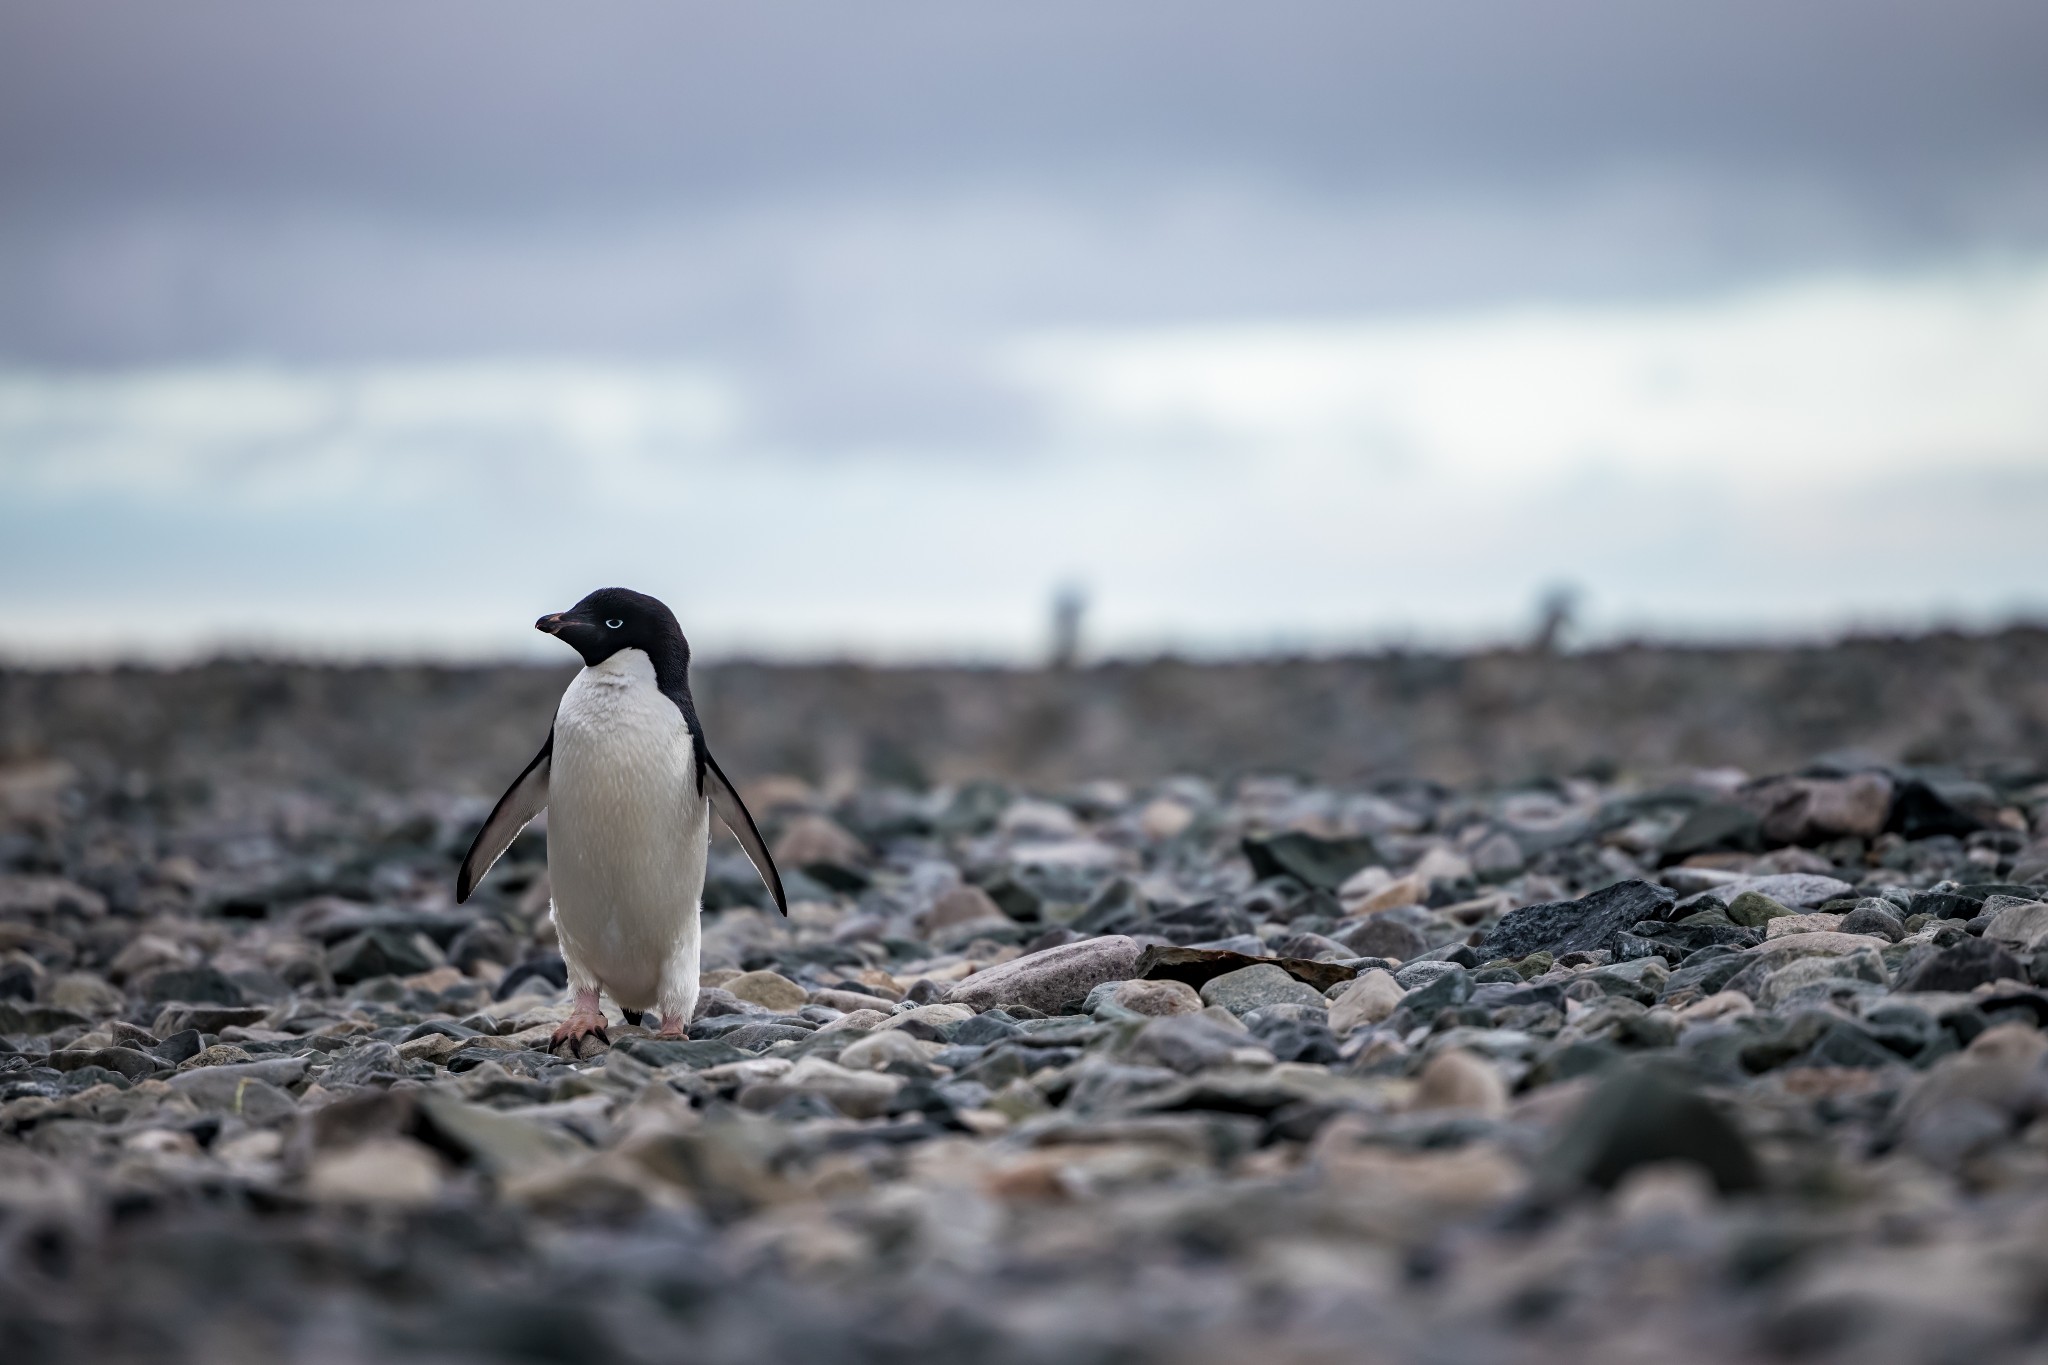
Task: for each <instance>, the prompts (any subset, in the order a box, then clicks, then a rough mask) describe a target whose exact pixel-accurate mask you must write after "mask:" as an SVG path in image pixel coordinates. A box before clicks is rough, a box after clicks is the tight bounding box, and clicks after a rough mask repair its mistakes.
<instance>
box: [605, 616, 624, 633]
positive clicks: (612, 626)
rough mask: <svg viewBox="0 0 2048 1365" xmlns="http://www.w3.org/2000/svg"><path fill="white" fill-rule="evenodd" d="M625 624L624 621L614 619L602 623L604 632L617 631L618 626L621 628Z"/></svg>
mask: <svg viewBox="0 0 2048 1365" xmlns="http://www.w3.org/2000/svg"><path fill="white" fill-rule="evenodd" d="M625 624H626V623H625V622H624V621H621V620H619V619H617V618H616V617H614V618H613V619H612V620H609V621H607V622H605V623H604V628H605V629H606V630H617V629H618V628H619V627H620V626H623V625H625Z"/></svg>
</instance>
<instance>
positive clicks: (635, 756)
mask: <svg viewBox="0 0 2048 1365" xmlns="http://www.w3.org/2000/svg"><path fill="white" fill-rule="evenodd" d="M552 764H553V768H552V772H551V775H550V777H549V780H548V878H549V881H550V883H551V885H552V888H553V893H554V903H555V926H556V929H557V932H558V933H559V935H560V937H561V939H562V947H563V953H564V955H565V956H566V957H568V958H569V959H570V961H571V963H572V964H579V963H580V965H582V966H583V967H584V968H585V969H586V970H588V971H589V972H590V973H591V974H592V975H594V976H595V977H596V978H597V980H598V981H599V983H601V984H602V985H603V987H604V989H605V990H606V991H607V992H608V993H609V994H610V995H611V996H612V998H613V999H614V1000H616V1001H618V1002H619V1003H620V1004H621V1005H624V1006H626V1007H628V1008H647V1007H649V1006H651V1005H652V1004H653V1003H654V998H655V995H656V992H657V988H658V984H659V980H660V977H661V973H662V969H663V966H664V964H665V963H667V962H668V961H669V960H670V959H671V958H672V957H673V956H674V955H675V954H676V952H677V950H678V949H679V948H682V947H683V946H684V945H685V944H686V942H687V943H688V944H692V945H693V944H694V943H695V940H696V935H697V911H698V901H699V897H700V896H701V895H702V893H703V889H704V854H705V846H706V844H707V842H708V840H709V837H710V807H709V805H708V803H707V802H706V801H705V800H704V799H703V797H702V796H701V795H700V794H699V792H698V789H697V771H696V755H695V752H694V749H693V747H692V744H691V736H690V729H689V726H688V725H687V724H686V723H685V722H684V720H683V716H682V712H681V711H679V710H678V709H677V708H676V705H675V703H673V702H671V701H670V700H669V699H668V698H667V697H665V696H663V695H662V694H661V691H660V689H659V688H657V687H656V686H655V680H654V666H653V665H652V664H651V663H650V662H649V661H648V658H647V656H646V655H645V654H643V653H641V652H640V651H639V650H637V649H631V650H621V651H620V652H619V653H617V654H615V655H613V656H612V657H611V658H609V659H607V660H605V661H604V662H603V663H601V664H598V665H596V666H594V667H591V668H586V669H584V670H583V671H582V672H581V673H579V674H577V676H576V678H575V680H574V681H573V682H571V683H570V684H569V689H568V691H566V692H564V693H563V694H562V704H561V706H560V707H559V708H558V709H557V711H556V713H555V744H554V757H553V760H552Z"/></svg>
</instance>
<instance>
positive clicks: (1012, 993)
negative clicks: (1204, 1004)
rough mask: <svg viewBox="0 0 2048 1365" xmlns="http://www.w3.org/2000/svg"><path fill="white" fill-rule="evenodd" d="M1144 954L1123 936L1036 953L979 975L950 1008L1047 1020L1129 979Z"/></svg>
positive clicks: (957, 991)
mask: <svg viewBox="0 0 2048 1365" xmlns="http://www.w3.org/2000/svg"><path fill="white" fill-rule="evenodd" d="M1141 951H1143V950H1142V949H1141V948H1140V947H1139V945H1138V942H1137V940H1135V939H1132V938H1130V937H1127V936H1126V935H1123V934H1109V935H1106V936H1104V937H1102V938H1085V939H1082V940H1081V941H1080V942H1078V943H1066V944H1061V945H1060V946H1059V947H1057V948H1047V949H1046V950H1045V951H1044V952H1040V953H1031V954H1028V955H1026V956H1024V957H1019V958H1013V959H1011V960H1010V961H1008V962H1003V963H998V964H997V965H996V966H993V967H990V968H988V969H987V970H985V971H980V972H976V973H975V974H974V975H973V976H970V977H968V978H967V979H966V980H965V981H962V982H960V983H958V984H957V985H955V986H954V987H953V989H952V990H951V991H949V992H948V993H947V995H946V999H947V1001H948V1002H949V1003H952V1004H956V1005H965V1006H967V1007H968V1008H969V1009H972V1010H975V1011H977V1012H978V1011H981V1010H987V1009H995V1008H996V1007H998V1006H1001V1005H1022V1006H1024V1007H1025V1008H1027V1009H1034V1010H1037V1011H1038V1012H1039V1013H1041V1014H1057V1013H1060V1012H1061V1011H1062V1010H1063V1009H1064V1008H1065V1007H1066V1006H1068V1005H1069V1004H1073V1005H1078V1004H1079V1003H1080V1002H1081V1001H1082V1000H1084V999H1086V998H1087V995H1088V992H1089V991H1091V990H1093V989H1094V988H1095V987H1096V986H1097V985H1099V984H1101V983H1102V982H1104V981H1119V980H1123V979H1125V978H1127V977H1129V976H1130V975H1131V974H1132V969H1133V968H1134V967H1136V966H1137V963H1138V954H1139V953H1140V952H1141Z"/></svg>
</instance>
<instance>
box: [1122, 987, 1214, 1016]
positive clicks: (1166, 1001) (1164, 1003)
mask: <svg viewBox="0 0 2048 1365" xmlns="http://www.w3.org/2000/svg"><path fill="white" fill-rule="evenodd" d="M1116 1003H1117V1004H1119V1005H1122V1006H1123V1007H1124V1008H1125V1009H1127V1010H1130V1011H1132V1012H1133V1013H1136V1014H1151V1015H1166V1014H1200V1013H1201V1012H1202V997H1201V995H1200V994H1199V993H1198V992H1197V991H1196V990H1195V988H1194V987H1193V986H1190V985H1188V984H1187V983H1186V982H1184V981H1126V982H1124V983H1123V984H1122V985H1121V986H1118V987H1117V988H1116Z"/></svg>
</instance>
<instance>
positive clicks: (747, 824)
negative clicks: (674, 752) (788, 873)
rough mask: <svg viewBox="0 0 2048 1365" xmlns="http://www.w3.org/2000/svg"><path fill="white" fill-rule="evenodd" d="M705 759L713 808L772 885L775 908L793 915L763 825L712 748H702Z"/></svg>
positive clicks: (704, 768) (706, 781) (706, 775)
mask: <svg viewBox="0 0 2048 1365" xmlns="http://www.w3.org/2000/svg"><path fill="white" fill-rule="evenodd" d="M698 754H699V755H700V757H701V758H702V760H703V768H702V769H701V771H702V773H703V778H702V781H703V782H704V786H705V789H706V790H707V791H709V792H710V794H711V809H713V810H715V811H717V812H718V818H719V819H720V820H723V821H724V822H725V827H726V828H727V829H729V830H731V831H732V833H733V837H734V838H736V839H738V840H739V841H740V847H741V848H743V849H745V850H746V851H747V858H748V859H749V860H750V861H751V862H752V863H753V864H754V870H755V871H756V872H758V873H760V874H761V880H762V882H764V883H765V884H766V885H767V887H768V894H769V895H771V896H773V897H774V898H775V908H776V909H777V910H780V911H781V912H782V917H783V918H784V919H788V918H789V897H788V896H787V895H785V894H784V893H783V890H782V874H781V873H780V872H777V871H776V870H775V859H773V858H771V857H769V856H768V844H767V841H766V840H764V839H762V837H761V830H760V827H759V826H757V825H756V824H755V823H754V817H753V815H752V813H751V812H749V811H748V810H747V803H746V802H744V801H742V800H740V794H739V793H738V792H737V791H735V790H733V785H732V783H731V782H729V781H727V780H726V776H725V773H724V771H723V770H721V769H720V768H719V766H718V762H717V760H716V759H714V758H712V757H711V752H710V750H708V749H700V750H698Z"/></svg>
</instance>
